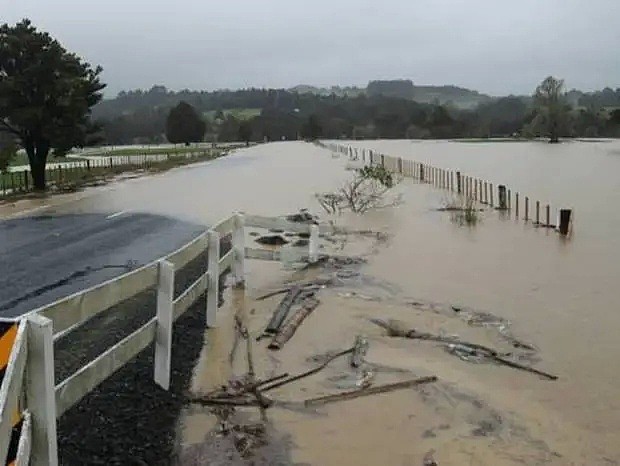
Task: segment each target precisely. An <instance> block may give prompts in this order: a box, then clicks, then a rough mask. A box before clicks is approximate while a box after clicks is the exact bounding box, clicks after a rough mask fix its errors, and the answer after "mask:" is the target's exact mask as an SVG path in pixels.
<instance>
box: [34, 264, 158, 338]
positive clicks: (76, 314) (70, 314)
mask: <svg viewBox="0 0 620 466" xmlns="http://www.w3.org/2000/svg"><path fill="white" fill-rule="evenodd" d="M156 283H157V263H156V262H154V263H151V264H149V265H146V266H144V267H141V268H139V269H136V270H134V271H132V272H129V273H127V274H125V275H122V276H120V277H117V278H114V279H112V280H108V281H106V282H103V283H101V284H99V285H96V286H94V287H92V288H89V289H87V290H84V291H80V292H78V293H75V294H72V295H70V296H67V297H66V298H63V299H61V300H59V301H56V302H55V303H52V304H50V305H48V306H45V307H42V308H39V309H37V310H35V311H32V312H30V313H28V315H31V314H39V315H41V316H43V317H46V318H48V319H51V320H52V322H53V323H54V335H55V338H58V337H59V335H58V334H60V333H62V332H64V331H65V330H67V329H69V328H72V327H75V326H77V325H80V324H82V323H84V322H86V321H87V320H89V319H91V318H93V317H95V316H96V315H97V314H99V313H100V312H102V311H105V310H106V309H109V308H110V307H112V306H114V305H115V304H118V303H120V302H121V301H124V300H125V299H128V298H131V297H132V296H135V295H136V294H138V293H140V292H142V291H144V290H146V289H147V288H149V287H151V286H154V285H155V284H156Z"/></svg>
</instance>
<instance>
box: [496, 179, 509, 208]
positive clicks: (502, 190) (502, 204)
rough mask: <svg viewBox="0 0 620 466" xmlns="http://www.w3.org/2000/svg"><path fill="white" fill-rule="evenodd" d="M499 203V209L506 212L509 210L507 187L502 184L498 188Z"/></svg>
mask: <svg viewBox="0 0 620 466" xmlns="http://www.w3.org/2000/svg"><path fill="white" fill-rule="evenodd" d="M497 201H498V202H499V206H498V209H500V210H506V209H507V208H508V204H507V202H506V186H504V185H503V184H500V185H499V186H498V187H497Z"/></svg>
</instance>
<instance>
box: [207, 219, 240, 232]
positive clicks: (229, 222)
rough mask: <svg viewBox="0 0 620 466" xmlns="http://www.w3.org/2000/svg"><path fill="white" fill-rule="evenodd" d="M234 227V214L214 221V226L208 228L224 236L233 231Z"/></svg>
mask: <svg viewBox="0 0 620 466" xmlns="http://www.w3.org/2000/svg"><path fill="white" fill-rule="evenodd" d="M234 229H235V216H234V215H231V216H230V217H228V218H225V219H224V220H221V221H220V222H219V223H216V224H215V226H213V227H211V228H210V230H215V231H217V232H218V233H219V234H220V236H226V235H229V234H230V233H232V232H233V230H234Z"/></svg>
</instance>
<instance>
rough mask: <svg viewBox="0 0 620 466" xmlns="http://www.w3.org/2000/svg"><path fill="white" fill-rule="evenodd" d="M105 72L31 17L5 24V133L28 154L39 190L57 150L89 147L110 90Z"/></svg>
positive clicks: (0, 48) (1, 115)
mask: <svg viewBox="0 0 620 466" xmlns="http://www.w3.org/2000/svg"><path fill="white" fill-rule="evenodd" d="M100 73H101V67H96V68H94V69H93V68H91V66H90V65H89V64H88V63H86V62H84V61H82V59H81V58H80V57H78V56H77V55H75V54H73V53H70V52H68V51H67V50H65V49H64V48H63V47H62V45H61V44H60V43H59V42H58V41H56V40H54V39H53V38H52V37H51V36H50V35H49V34H47V33H45V32H40V31H37V29H36V28H35V27H34V26H32V24H31V23H30V21H28V20H27V19H25V20H23V21H22V22H20V23H17V24H16V25H15V26H9V25H8V24H3V25H1V26H0V130H3V131H7V132H9V133H12V134H13V135H14V136H15V137H17V138H18V139H19V141H20V142H21V144H22V146H23V147H24V149H25V150H26V153H27V154H28V160H29V162H30V169H31V172H32V178H33V181H34V187H35V189H37V190H45V164H46V163H47V158H48V155H49V153H50V151H51V150H53V151H54V153H57V154H61V153H64V152H66V151H68V150H69V149H70V148H72V147H76V146H83V145H84V144H85V142H86V139H87V137H88V135H89V133H90V132H91V130H92V125H91V124H90V118H89V116H90V109H91V107H92V106H93V105H95V104H96V103H97V102H99V100H101V97H102V95H101V92H100V91H101V90H102V89H103V88H104V87H105V85H104V84H102V83H101V82H100V81H99V74H100Z"/></svg>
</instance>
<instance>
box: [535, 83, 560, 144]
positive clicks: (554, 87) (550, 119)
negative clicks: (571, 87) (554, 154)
mask: <svg viewBox="0 0 620 466" xmlns="http://www.w3.org/2000/svg"><path fill="white" fill-rule="evenodd" d="M534 102H535V103H536V106H537V108H536V111H537V113H538V115H537V116H538V121H539V122H540V124H541V125H543V127H544V130H545V132H546V135H547V136H548V137H549V142H552V143H553V142H559V140H560V133H561V132H562V129H563V128H562V125H563V124H565V122H566V116H567V114H568V110H569V107H568V105H567V103H566V99H565V96H564V80H563V79H556V78H554V77H553V76H549V77H547V78H545V80H544V81H543V82H542V83H540V84H539V85H538V87H537V88H536V92H535V93H534Z"/></svg>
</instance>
